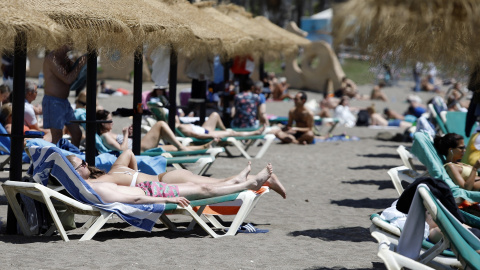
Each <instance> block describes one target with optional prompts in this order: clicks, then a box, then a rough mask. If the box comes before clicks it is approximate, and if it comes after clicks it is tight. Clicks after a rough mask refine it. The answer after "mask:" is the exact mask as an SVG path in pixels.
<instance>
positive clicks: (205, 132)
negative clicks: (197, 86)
mask: <svg viewBox="0 0 480 270" xmlns="http://www.w3.org/2000/svg"><path fill="white" fill-rule="evenodd" d="M175 120H176V122H175V124H176V127H177V128H178V130H180V131H181V132H182V133H183V134H184V135H185V136H188V137H194V138H197V139H215V138H225V137H235V136H237V137H238V136H251V135H260V134H262V132H263V130H264V129H265V128H264V127H262V128H259V129H257V130H254V131H234V130H231V129H226V128H225V125H224V124H223V122H222V118H220V115H219V114H218V113H216V112H213V113H212V114H210V116H209V117H208V120H207V121H205V122H204V123H203V125H202V126H198V125H194V124H182V123H180V120H179V119H178V117H175ZM217 128H218V129H220V130H217Z"/></svg>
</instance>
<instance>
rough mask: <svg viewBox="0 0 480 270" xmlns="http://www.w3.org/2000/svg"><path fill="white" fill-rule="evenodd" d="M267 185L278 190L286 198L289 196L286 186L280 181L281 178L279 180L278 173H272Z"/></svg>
mask: <svg viewBox="0 0 480 270" xmlns="http://www.w3.org/2000/svg"><path fill="white" fill-rule="evenodd" d="M264 185H265V186H267V187H269V188H271V189H272V190H273V191H275V192H277V193H278V194H280V196H282V197H283V198H284V199H286V198H287V193H286V191H285V188H284V187H283V185H282V183H280V180H278V177H277V175H276V174H274V173H272V175H271V176H270V178H269V179H268V180H267V182H265V184H264Z"/></svg>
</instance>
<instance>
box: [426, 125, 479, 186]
mask: <svg viewBox="0 0 480 270" xmlns="http://www.w3.org/2000/svg"><path fill="white" fill-rule="evenodd" d="M433 145H434V146H435V149H436V150H437V152H438V154H439V155H444V156H445V157H446V163H445V165H444V167H445V169H446V170H447V173H448V175H449V176H450V178H452V180H453V182H455V184H457V185H458V186H460V187H461V188H463V189H466V190H474V191H478V190H480V181H479V180H480V177H478V176H477V170H478V169H479V168H480V160H477V161H476V163H475V164H474V165H473V166H471V165H468V164H465V163H462V162H459V161H460V160H461V159H462V157H463V155H464V154H465V143H464V141H463V137H462V136H461V135H459V134H456V133H448V134H446V135H445V136H443V137H440V136H437V137H435V139H434V142H433Z"/></svg>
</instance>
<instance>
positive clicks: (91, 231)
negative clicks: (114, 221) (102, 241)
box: [80, 211, 113, 241]
mask: <svg viewBox="0 0 480 270" xmlns="http://www.w3.org/2000/svg"><path fill="white" fill-rule="evenodd" d="M100 212H101V215H100V216H99V217H98V218H97V220H96V221H95V223H94V224H93V225H92V226H91V227H90V229H88V231H87V232H85V234H84V235H83V236H82V238H80V241H86V240H90V239H92V238H93V236H94V235H95V234H96V233H97V232H98V231H99V230H100V229H101V228H102V227H103V225H105V223H106V222H107V221H108V219H109V218H110V217H111V216H112V215H113V213H109V212H106V211H100Z"/></svg>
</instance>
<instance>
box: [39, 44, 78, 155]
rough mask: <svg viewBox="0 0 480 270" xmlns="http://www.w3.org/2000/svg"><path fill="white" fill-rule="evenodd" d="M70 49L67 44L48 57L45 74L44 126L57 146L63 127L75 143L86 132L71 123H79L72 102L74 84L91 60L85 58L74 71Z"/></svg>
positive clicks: (44, 63) (46, 58)
mask: <svg viewBox="0 0 480 270" xmlns="http://www.w3.org/2000/svg"><path fill="white" fill-rule="evenodd" d="M69 51H70V47H69V46H67V45H65V46H63V47H61V48H60V49H58V50H55V51H52V52H50V53H49V54H48V55H47V56H45V60H44V62H43V74H44V76H45V85H44V90H45V96H44V97H43V101H42V107H43V127H44V128H46V129H47V128H49V129H50V131H51V134H52V143H57V142H58V141H59V140H60V139H61V138H62V136H63V127H64V126H65V125H66V126H67V128H68V130H69V131H70V134H71V136H72V143H73V144H74V145H76V146H79V145H80V139H81V137H82V131H81V130H80V127H79V125H78V124H74V123H70V121H71V120H75V115H74V113H73V109H72V106H71V105H70V102H68V99H67V98H68V95H69V94H70V84H72V83H73V82H74V81H75V79H76V78H77V76H78V73H80V70H81V68H82V67H83V66H84V65H85V64H86V61H87V58H86V57H85V56H82V57H81V58H80V61H79V64H78V65H77V66H76V67H75V68H73V69H72V65H73V62H72V61H71V60H70V59H69V58H68V56H67V52H69Z"/></svg>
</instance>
